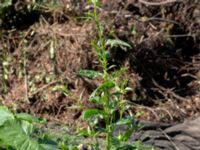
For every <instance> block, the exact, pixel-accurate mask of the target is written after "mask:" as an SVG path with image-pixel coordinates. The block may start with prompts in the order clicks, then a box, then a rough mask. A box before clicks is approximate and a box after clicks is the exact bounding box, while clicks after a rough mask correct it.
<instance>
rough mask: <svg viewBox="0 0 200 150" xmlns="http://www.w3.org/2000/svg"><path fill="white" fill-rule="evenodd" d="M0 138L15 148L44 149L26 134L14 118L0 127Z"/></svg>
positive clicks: (17, 149)
mask: <svg viewBox="0 0 200 150" xmlns="http://www.w3.org/2000/svg"><path fill="white" fill-rule="evenodd" d="M0 140H1V141H3V143H4V144H5V145H7V146H11V147H13V148H15V149H16V150H44V148H43V147H42V146H40V145H39V143H38V142H37V141H36V140H34V139H32V138H31V137H30V136H28V135H26V133H25V132H24V130H23V129H22V128H21V126H20V124H19V123H18V122H17V121H16V120H8V121H6V122H5V123H4V126H1V127H0Z"/></svg>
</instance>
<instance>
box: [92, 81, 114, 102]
mask: <svg viewBox="0 0 200 150" xmlns="http://www.w3.org/2000/svg"><path fill="white" fill-rule="evenodd" d="M114 86H115V83H114V82H112V81H107V82H103V83H102V84H101V85H99V86H98V87H97V88H96V89H95V90H94V91H93V92H92V94H91V95H90V98H89V100H90V101H92V100H94V97H96V96H97V93H98V92H99V91H101V90H104V89H106V90H109V89H111V88H113V87H114Z"/></svg>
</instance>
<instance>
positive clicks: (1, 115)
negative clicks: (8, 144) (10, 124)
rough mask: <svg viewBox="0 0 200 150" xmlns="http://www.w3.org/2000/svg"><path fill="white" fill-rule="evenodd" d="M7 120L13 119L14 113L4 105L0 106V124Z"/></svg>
mask: <svg viewBox="0 0 200 150" xmlns="http://www.w3.org/2000/svg"><path fill="white" fill-rule="evenodd" d="M7 120H14V115H13V114H12V113H11V112H10V111H9V110H8V108H6V107H4V106H0V126H1V125H3V124H4V123H5V122H6V121H7Z"/></svg>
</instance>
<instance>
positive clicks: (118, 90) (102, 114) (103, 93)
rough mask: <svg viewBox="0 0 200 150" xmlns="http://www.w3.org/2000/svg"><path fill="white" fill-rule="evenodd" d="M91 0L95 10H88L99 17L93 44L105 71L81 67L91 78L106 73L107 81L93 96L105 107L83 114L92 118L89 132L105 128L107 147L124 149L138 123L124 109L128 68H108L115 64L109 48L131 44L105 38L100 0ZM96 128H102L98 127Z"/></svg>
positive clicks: (92, 98)
mask: <svg viewBox="0 0 200 150" xmlns="http://www.w3.org/2000/svg"><path fill="white" fill-rule="evenodd" d="M90 2H91V3H92V4H93V12H90V13H88V14H90V17H91V18H92V19H93V20H94V21H95V23H96V28H97V34H98V40H97V41H92V46H93V48H94V49H95V51H96V53H97V55H98V59H99V61H100V63H101V66H102V70H103V73H99V72H95V71H88V70H86V71H85V72H84V71H81V72H80V74H82V75H83V76H85V77H89V78H91V79H93V78H95V77H97V76H98V77H99V76H101V77H102V80H103V82H102V83H101V84H100V85H99V86H98V87H97V88H96V89H95V90H94V91H93V93H92V94H91V95H90V98H89V100H90V101H91V102H94V103H97V104H99V105H101V106H102V109H88V110H86V111H85V112H84V114H83V118H84V119H86V120H88V122H89V125H90V128H88V130H87V131H88V132H87V133H88V135H90V136H94V137H95V136H97V135H98V134H99V133H101V132H105V134H106V149H107V150H110V149H118V148H119V149H120V148H122V147H123V146H125V145H126V144H125V143H126V141H127V140H128V139H129V137H130V136H131V135H132V132H133V131H134V129H136V128H137V126H135V125H134V124H133V117H132V116H128V115H126V117H125V116H124V113H125V112H126V110H127V108H128V107H126V106H128V104H127V103H126V100H125V97H124V95H125V94H126V92H127V91H129V90H132V89H131V88H129V87H127V81H128V80H127V79H122V78H123V77H122V75H123V74H124V72H125V71H126V68H121V69H120V70H116V71H114V72H113V73H109V72H108V71H109V69H110V68H112V67H113V66H111V67H108V62H107V58H108V51H109V50H107V47H108V46H110V48H112V47H114V46H122V47H127V48H131V46H130V45H129V44H128V43H126V42H124V41H121V40H119V39H106V38H105V36H104V34H105V33H104V27H103V25H102V23H101V22H100V20H99V16H98V13H97V9H98V6H99V2H98V0H91V1H90ZM117 114H119V117H117ZM99 120H104V121H105V128H102V127H100V128H99V127H98V121H99ZM124 125H125V126H127V130H126V131H125V132H121V133H119V134H118V136H117V137H116V136H114V135H113V132H114V130H115V128H116V127H117V126H124ZM96 128H98V129H100V130H99V131H96V130H95V129H96ZM116 143H117V144H116Z"/></svg>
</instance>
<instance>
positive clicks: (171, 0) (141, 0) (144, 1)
mask: <svg viewBox="0 0 200 150" xmlns="http://www.w3.org/2000/svg"><path fill="white" fill-rule="evenodd" d="M138 1H139V2H140V3H142V4H145V5H151V6H160V5H165V4H169V3H174V2H183V0H166V1H162V2H148V1H146V0H138Z"/></svg>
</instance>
